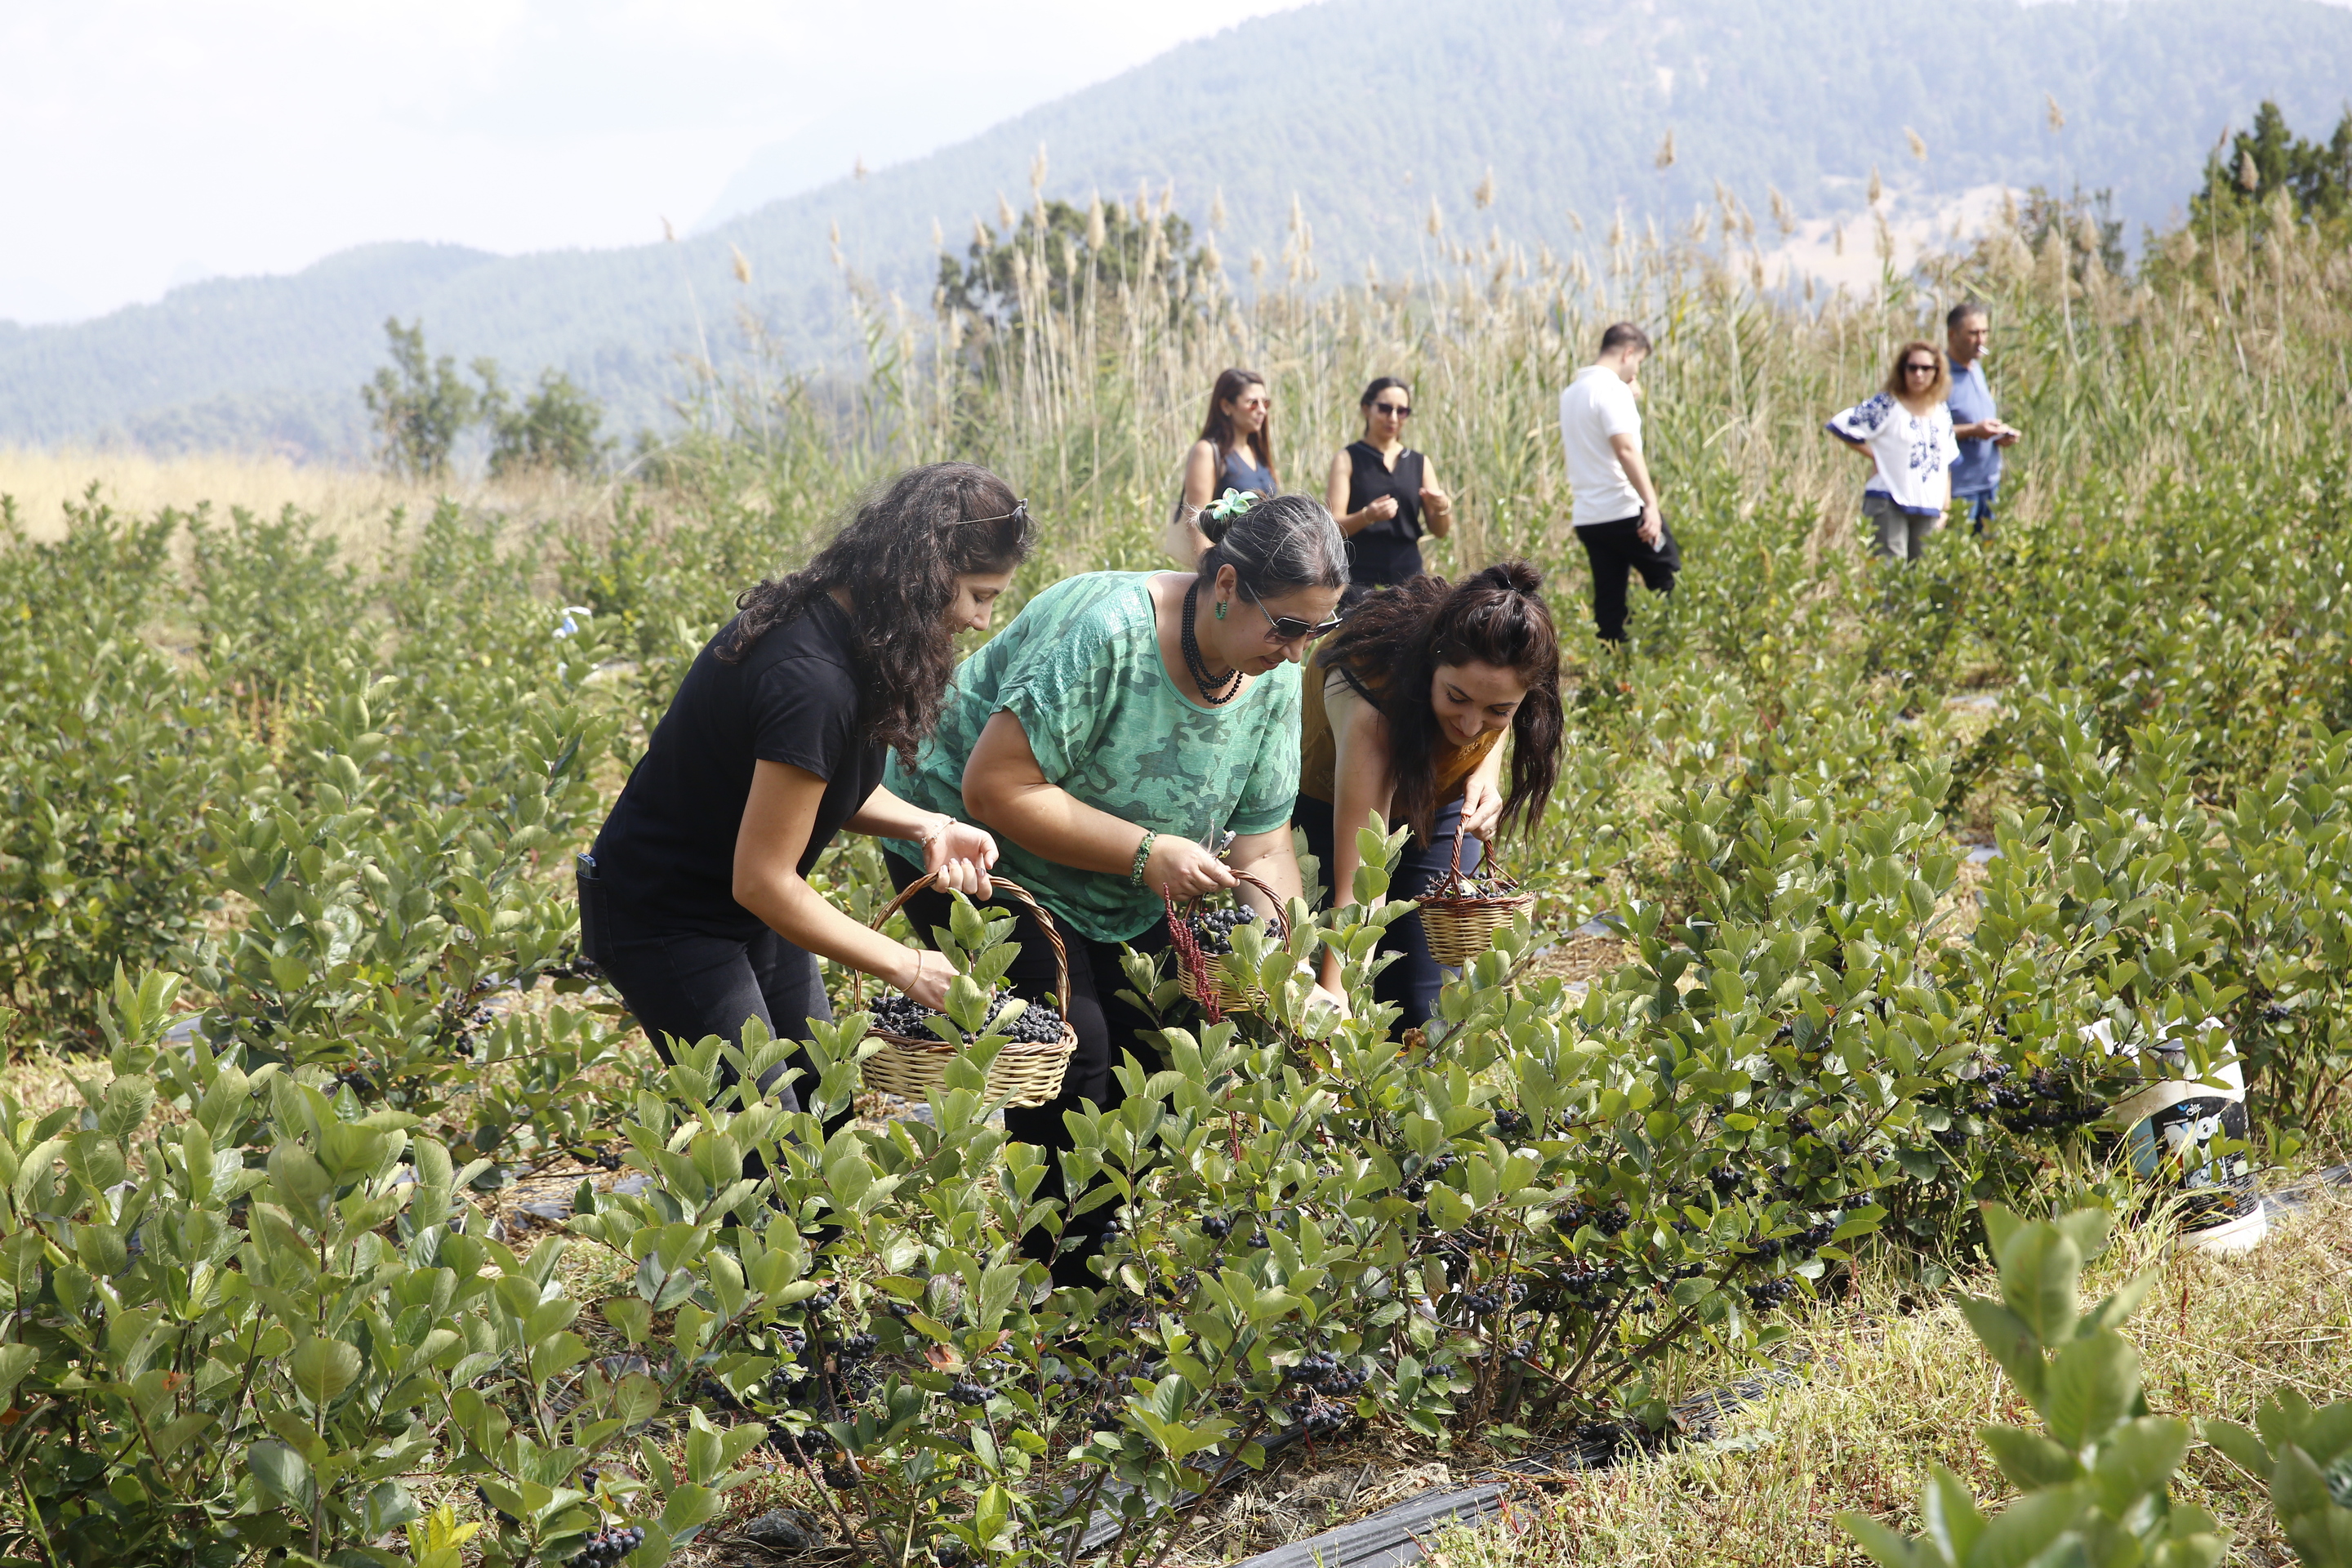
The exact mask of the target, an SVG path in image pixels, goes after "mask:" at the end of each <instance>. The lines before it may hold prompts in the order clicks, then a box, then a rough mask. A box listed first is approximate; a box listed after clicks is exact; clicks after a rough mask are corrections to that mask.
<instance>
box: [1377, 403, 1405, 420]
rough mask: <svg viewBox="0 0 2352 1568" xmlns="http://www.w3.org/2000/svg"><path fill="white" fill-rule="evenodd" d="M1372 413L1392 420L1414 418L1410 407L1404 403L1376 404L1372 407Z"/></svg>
mask: <svg viewBox="0 0 2352 1568" xmlns="http://www.w3.org/2000/svg"><path fill="white" fill-rule="evenodd" d="M1372 412H1373V413H1375V414H1385V415H1387V416H1389V417H1390V418H1391V419H1410V418H1412V408H1411V407H1410V406H1409V405H1405V404H1402V403H1375V404H1373V405H1372Z"/></svg>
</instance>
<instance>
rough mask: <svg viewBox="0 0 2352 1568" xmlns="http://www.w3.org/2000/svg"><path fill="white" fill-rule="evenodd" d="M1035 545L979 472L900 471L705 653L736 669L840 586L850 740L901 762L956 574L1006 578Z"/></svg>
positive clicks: (916, 724)
mask: <svg viewBox="0 0 2352 1568" xmlns="http://www.w3.org/2000/svg"><path fill="white" fill-rule="evenodd" d="M1033 542H1034V530H1033V528H1032V527H1031V524H1030V521H1029V510H1028V507H1027V506H1026V505H1025V504H1024V502H1023V501H1022V500H1021V499H1020V498H1019V497H1017V496H1015V495H1014V494H1013V487H1012V486H1010V485H1008V484H1006V483H1005V482H1004V481H1003V479H998V478H997V477H996V476H995V475H994V474H992V473H990V472H989V471H988V470H987V469H986V468H982V467H980V466H979V465H978V464H976V463H926V464H925V465H923V466H922V467H921V468H908V469H907V470H906V471H905V472H904V473H901V474H899V475H898V476H897V477H896V478H895V479H889V480H887V482H885V483H883V484H881V485H879V486H877V487H876V488H875V489H872V490H869V491H867V492H866V495H865V497H864V498H863V499H861V500H859V501H858V503H857V505H856V508H855V509H854V510H852V511H851V512H850V514H849V518H848V520H847V521H845V522H844V523H843V524H842V525H841V528H840V531H838V532H836V533H835V534H834V536H833V539H832V542H829V543H828V544H826V545H825V547H824V549H822V550H820V551H818V552H816V555H815V558H814V559H813V560H812V561H810V562H809V563H808V564H807V565H806V566H803V567H802V568H801V569H800V570H799V571H797V572H788V573H786V574H783V575H782V576H780V577H771V578H769V579H768V580H767V581H765V582H763V583H761V584H759V585H758V586H757V587H754V588H750V589H746V590H745V591H744V594H743V596H742V597H741V598H740V599H738V600H736V601H735V604H736V606H737V609H738V611H739V613H738V614H737V616H735V618H734V620H733V621H731V622H730V623H729V624H728V626H727V629H726V630H724V631H722V632H721V633H719V638H718V640H717V642H716V643H715V644H714V645H713V647H712V650H711V651H712V652H713V653H714V654H715V655H716V656H717V657H718V658H720V659H723V660H725V661H726V662H727V663H729V664H739V663H740V662H742V659H743V656H744V655H745V654H748V653H750V652H751V647H752V645H753V644H755V643H757V642H758V641H759V640H760V639H761V637H765V636H767V634H768V633H769V632H770V631H772V630H773V629H774V628H775V627H777V626H782V625H784V624H785V623H787V622H790V621H793V620H794V619H796V618H798V617H799V616H802V615H804V614H806V613H807V610H808V607H809V605H812V604H813V603H814V602H815V600H816V598H817V596H818V595H821V594H829V593H831V592H832V591H833V590H834V589H835V588H846V589H847V590H848V591H849V597H850V604H851V606H852V608H851V612H850V617H849V619H850V624H851V626H853V627H854V628H855V630H856V639H857V653H858V659H857V677H858V682H859V685H860V687H861V688H862V690H863V697H864V700H863V702H862V704H861V708H862V710H863V713H864V715H865V730H864V732H863V733H862V734H861V735H860V737H859V739H860V740H862V741H865V742H877V741H878V742H881V743H882V744H883V745H886V746H887V747H889V748H890V749H891V750H892V751H894V752H898V758H899V760H900V761H901V762H903V763H906V764H907V765H908V766H909V767H911V766H913V765H914V761H915V749H916V748H917V747H918V746H919V745H921V744H922V743H923V742H924V740H925V739H926V738H927V737H929V734H930V732H931V728H932V726H933V725H935V724H937V723H938V722H939V718H940V701H941V700H942V699H943V698H944V697H945V695H946V693H947V687H948V680H949V679H950V677H951V676H953V675H954V674H955V632H954V630H953V628H951V627H950V626H949V625H948V624H947V615H948V610H949V608H950V605H953V604H954V603H955V596H956V578H957V576H958V575H959V574H963V573H969V572H1010V571H1012V570H1013V568H1014V567H1016V566H1018V565H1020V564H1021V563H1022V562H1023V561H1024V560H1025V559H1027V558H1028V554H1029V550H1030V546H1031V544H1032V543H1033Z"/></svg>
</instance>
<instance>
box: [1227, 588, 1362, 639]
mask: <svg viewBox="0 0 2352 1568" xmlns="http://www.w3.org/2000/svg"><path fill="white" fill-rule="evenodd" d="M1242 592H1244V593H1245V594H1249V590H1248V589H1246V588H1244V589H1243V590H1242ZM1250 603H1251V604H1253V605H1257V613H1258V614H1259V615H1261V616H1265V625H1266V632H1267V636H1268V637H1269V638H1270V639H1271V640H1272V641H1275V642H1297V640H1298V639H1299V638H1300V637H1321V636H1322V635H1323V634H1324V633H1325V632H1328V631H1330V630H1332V629H1334V628H1335V627H1337V626H1339V623H1340V622H1341V621H1342V620H1344V619H1346V618H1347V617H1345V616H1332V617H1331V618H1330V619H1329V620H1328V621H1321V622H1317V621H1302V620H1300V619H1299V618H1298V617H1297V616H1277V615H1276V614H1275V613H1274V612H1273V611H1271V610H1269V609H1267V608H1266V607H1265V605H1264V604H1263V603H1261V602H1260V601H1259V599H1258V596H1257V595H1255V594H1250Z"/></svg>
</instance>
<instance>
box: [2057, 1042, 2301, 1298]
mask: <svg viewBox="0 0 2352 1568" xmlns="http://www.w3.org/2000/svg"><path fill="white" fill-rule="evenodd" d="M2207 1028H2208V1030H2209V1031H2210V1032H2211V1033H2214V1034H2219V1033H2220V1030H2221V1026H2220V1025H2219V1024H2209V1025H2208V1026H2207ZM2083 1039H2084V1044H2085V1045H2089V1046H2095V1047H2097V1048H2099V1049H2100V1050H2103V1051H2105V1053H2106V1054H2107V1055H2109V1056H2111V1057H2137V1058H2138V1059H2139V1062H2140V1066H2141V1071H2142V1074H2143V1079H2142V1087H2140V1088H2139V1089H2135V1090H2133V1091H2132V1092H2131V1093H2129V1094H2127V1095H2126V1096H2125V1097H2124V1098H2123V1099H2121V1100H2117V1101H2116V1106H2115V1114H2116V1120H2117V1121H2121V1122H2123V1123H2124V1124H2125V1126H2126V1129H2127V1131H2126V1132H2125V1134H2124V1153H2125V1156H2126V1158H2127V1159H2128V1160H2129V1161H2130V1162H2131V1166H2132V1169H2133V1170H2134V1171H2136V1172H2137V1173H2139V1174H2140V1176H2141V1177H2142V1178H2144V1179H2145V1180H2147V1181H2149V1182H2151V1183H2157V1184H2166V1183H2168V1184H2170V1185H2171V1186H2172V1189H2173V1192H2174V1194H2175V1196H2176V1197H2177V1198H2178V1200H2179V1211H2180V1239H2181V1242H2182V1244H2183V1245H2184V1246H2188V1247H2195V1248H2196V1249H2197V1250H2199V1251H2200V1252H2214V1253H2231V1252H2245V1251H2249V1250H2251V1249H2252V1248H2253V1247H2256V1246H2258V1245H2260V1244H2261V1242H2262V1239H2263V1237H2264V1236H2266V1235H2267V1234H2269V1231H2270V1219H2269V1216H2268V1215H2267V1214H2265V1212H2264V1211H2263V1200H2262V1194H2259V1193H2257V1192H2256V1191H2255V1190H2254V1168H2253V1163H2252V1161H2251V1160H2249V1159H2248V1158H2247V1157H2246V1152H2245V1150H2244V1149H2243V1148H2240V1149H2238V1150H2237V1151H2236V1152H2231V1153H2226V1154H2222V1153H2215V1152H2211V1146H2212V1144H2213V1143H2214V1142H2215V1141H2216V1140H2223V1141H2227V1142H2234V1143H2238V1144H2241V1145H2242V1144H2244V1143H2246V1142H2248V1139H2247V1122H2246V1079H2245V1074H2244V1073H2243V1072H2242V1071H2240V1070H2239V1067H2238V1063H2237V1062H2236V1060H2235V1059H2234V1058H2232V1059H2230V1060H2226V1061H2223V1062H2221V1063H2220V1064H2218V1065H2217V1066H2215V1068H2213V1071H2212V1080H2211V1081H2210V1082H2199V1081H2197V1080H2195V1079H2190V1078H2189V1077H2187V1076H2186V1075H2187V1073H2188V1072H2189V1053H2188V1052H2187V1051H2186V1050H2185V1049H2183V1048H2182V1047H2181V1046H2180V1045H2179V1035H2178V1033H2177V1032H2176V1031H2175V1030H2174V1029H2172V1028H2167V1029H2166V1030H2165V1032H2164V1034H2163V1035H2162V1036H2161V1037H2159V1038H2158V1041H2157V1043H2156V1044H2155V1045H2154V1046H2153V1047H2135V1046H2118V1045H2116V1043H2115V1026H2114V1025H2113V1024H2112V1023H2110V1022H2109V1021H2108V1020H2106V1019H2104V1018H2103V1019H2101V1020H2100V1021H2099V1022H2097V1023H2096V1024H2094V1025H2092V1026H2089V1027H2088V1028H2086V1029H2084V1031H2083ZM2219 1043H2220V1045H2221V1050H2220V1051H2217V1052H2216V1054H2217V1055H2226V1054H2227V1052H2228V1046H2229V1041H2228V1037H2227V1036H2222V1037H2221V1041H2220V1042H2219ZM2158 1075H2160V1076H2158Z"/></svg>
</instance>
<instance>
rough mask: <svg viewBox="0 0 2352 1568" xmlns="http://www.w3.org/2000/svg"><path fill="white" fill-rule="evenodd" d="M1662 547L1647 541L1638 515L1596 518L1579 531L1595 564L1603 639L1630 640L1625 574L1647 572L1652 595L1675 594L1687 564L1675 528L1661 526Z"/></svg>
mask: <svg viewBox="0 0 2352 1568" xmlns="http://www.w3.org/2000/svg"><path fill="white" fill-rule="evenodd" d="M1659 528H1660V530H1661V531H1660V533H1659V535H1658V543H1657V548H1655V549H1652V548H1651V547H1650V546H1649V545H1646V544H1644V543H1643V542H1642V519H1641V515H1640V514H1639V513H1636V514H1634V515H1633V516H1632V517H1626V518H1620V519H1618V520H1617V521H1615V522H1596V523H1592V524H1590V525H1588V526H1586V527H1583V528H1580V529H1578V530H1577V531H1576V537H1577V538H1578V539H1580V540H1581V541H1583V542H1584V553H1585V555H1586V556H1587V557H1588V558H1590V559H1591V563H1592V625H1593V626H1594V629H1596V630H1598V631H1599V632H1600V634H1601V638H1602V640H1603V641H1606V642H1623V641H1624V640H1625V574H1626V573H1627V572H1629V571H1633V572H1639V573H1640V574H1642V583H1643V586H1645V587H1647V588H1648V589H1649V590H1650V592H1651V593H1653V594H1671V593H1672V592H1674V587H1675V573H1677V572H1679V571H1681V570H1682V568H1683V552H1682V551H1681V550H1680V549H1679V548H1678V547H1676V545H1675V533H1674V530H1672V529H1670V528H1667V527H1665V525H1664V523H1661V524H1659Z"/></svg>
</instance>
